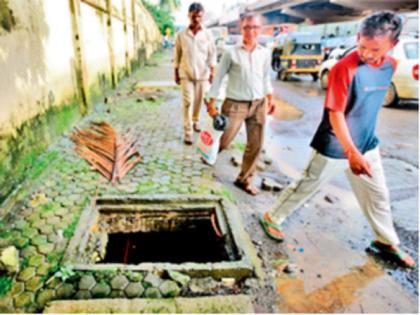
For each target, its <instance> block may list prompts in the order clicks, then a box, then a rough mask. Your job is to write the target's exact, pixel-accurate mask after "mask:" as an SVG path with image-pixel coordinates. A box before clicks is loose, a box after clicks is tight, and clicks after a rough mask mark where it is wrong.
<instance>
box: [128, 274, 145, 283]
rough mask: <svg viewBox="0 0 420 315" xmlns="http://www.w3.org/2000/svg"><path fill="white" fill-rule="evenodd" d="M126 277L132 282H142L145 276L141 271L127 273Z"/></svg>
mask: <svg viewBox="0 0 420 315" xmlns="http://www.w3.org/2000/svg"><path fill="white" fill-rule="evenodd" d="M126 277H127V279H128V280H130V281H131V282H140V281H142V280H143V278H144V277H143V274H142V273H141V272H130V273H128V274H127V275H126Z"/></svg>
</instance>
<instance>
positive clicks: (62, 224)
mask: <svg viewBox="0 0 420 315" xmlns="http://www.w3.org/2000/svg"><path fill="white" fill-rule="evenodd" d="M70 223H71V222H70ZM70 223H68V222H67V220H65V219H62V221H61V222H58V223H57V224H55V225H54V228H55V229H56V230H58V229H61V230H64V229H65V228H67V227H68V226H69V225H70Z"/></svg>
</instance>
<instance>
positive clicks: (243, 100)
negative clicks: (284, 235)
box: [207, 14, 274, 195]
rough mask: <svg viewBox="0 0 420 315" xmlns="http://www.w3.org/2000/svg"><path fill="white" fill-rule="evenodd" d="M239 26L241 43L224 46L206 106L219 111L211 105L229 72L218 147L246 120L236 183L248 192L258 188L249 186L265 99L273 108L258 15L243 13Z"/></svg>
mask: <svg viewBox="0 0 420 315" xmlns="http://www.w3.org/2000/svg"><path fill="white" fill-rule="evenodd" d="M240 27H241V33H242V43H241V44H240V45H238V46H235V47H233V48H232V49H229V50H227V51H226V52H225V53H224V55H223V56H222V58H221V60H220V64H219V66H218V68H217V72H216V76H215V79H214V83H213V84H212V86H211V88H210V91H209V93H208V96H209V102H208V105H207V107H208V111H209V114H210V115H211V116H212V117H214V116H216V115H217V114H218V112H217V110H216V109H215V108H214V103H215V99H217V96H218V94H219V90H220V87H221V84H222V80H223V78H224V77H225V75H228V84H227V88H226V99H225V101H224V102H223V105H222V114H223V115H225V116H227V117H228V118H229V124H228V126H227V128H226V130H225V132H224V133H223V136H222V138H221V140H220V150H223V149H225V148H227V147H228V146H229V144H230V143H231V142H232V140H233V139H234V138H235V136H236V134H237V133H238V131H239V129H240V128H241V126H242V123H243V122H245V126H246V133H247V144H246V148H245V152H244V156H243V161H242V169H241V172H240V174H239V176H238V177H237V179H236V181H235V185H236V186H238V187H239V188H241V189H243V190H244V191H245V192H247V193H249V194H251V195H256V194H258V190H257V189H256V188H255V187H253V186H252V178H253V175H254V173H255V169H256V167H257V161H258V158H259V155H260V152H261V148H262V145H263V141H264V124H265V117H266V110H267V106H266V104H267V101H268V112H269V114H271V113H272V112H273V111H274V103H273V97H272V86H271V80H270V64H271V58H270V57H271V55H270V53H269V52H268V51H267V50H266V49H265V48H264V47H262V46H260V45H259V44H258V43H257V37H258V34H259V33H260V31H261V18H260V17H259V16H258V15H253V14H244V15H242V16H241V17H240Z"/></svg>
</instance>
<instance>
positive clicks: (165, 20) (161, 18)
mask: <svg viewBox="0 0 420 315" xmlns="http://www.w3.org/2000/svg"><path fill="white" fill-rule="evenodd" d="M143 3H144V6H145V7H146V9H147V10H149V12H150V14H151V15H152V16H153V18H154V19H155V21H156V24H157V25H158V27H159V30H160V32H161V33H162V34H165V33H166V32H165V31H166V29H167V28H169V29H170V30H171V34H174V30H175V26H174V23H175V18H174V17H173V16H172V13H171V11H168V10H165V9H163V7H161V6H160V5H155V4H151V3H150V2H148V1H143Z"/></svg>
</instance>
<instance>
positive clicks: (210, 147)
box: [197, 115, 223, 165]
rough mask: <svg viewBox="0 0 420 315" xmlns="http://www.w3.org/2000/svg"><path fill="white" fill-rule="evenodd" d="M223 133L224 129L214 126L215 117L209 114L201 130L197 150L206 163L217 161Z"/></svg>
mask: <svg viewBox="0 0 420 315" xmlns="http://www.w3.org/2000/svg"><path fill="white" fill-rule="evenodd" d="M222 134H223V131H220V130H216V129H215V128H214V126H213V118H211V117H210V116H209V115H207V117H206V120H205V124H204V128H203V129H202V131H201V132H200V135H199V137H198V141H197V151H198V153H199V154H200V156H201V158H202V160H203V161H204V162H205V163H207V164H210V165H213V164H214V163H216V159H217V154H218V153H219V145H220V138H221V137H222Z"/></svg>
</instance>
